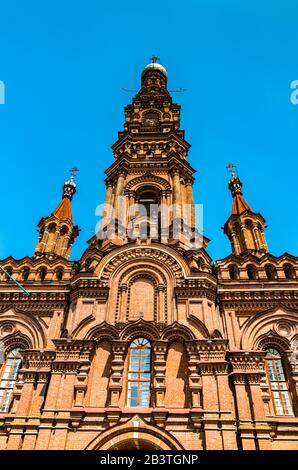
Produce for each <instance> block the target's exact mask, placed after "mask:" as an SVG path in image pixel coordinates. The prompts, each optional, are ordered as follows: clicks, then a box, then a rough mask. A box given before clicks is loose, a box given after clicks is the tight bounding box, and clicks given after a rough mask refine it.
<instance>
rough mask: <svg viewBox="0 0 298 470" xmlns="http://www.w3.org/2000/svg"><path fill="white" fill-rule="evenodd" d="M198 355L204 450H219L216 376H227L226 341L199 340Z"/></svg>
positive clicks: (220, 438) (220, 444)
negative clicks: (221, 374)
mask: <svg viewBox="0 0 298 470" xmlns="http://www.w3.org/2000/svg"><path fill="white" fill-rule="evenodd" d="M198 349H199V354H200V362H199V370H200V373H201V378H202V394H203V409H204V420H203V424H204V431H205V441H206V450H221V449H223V448H224V447H223V446H224V444H223V439H222V424H221V419H222V415H223V416H224V418H226V416H225V415H224V414H223V413H222V412H221V409H220V407H221V404H220V398H219V393H218V384H217V375H218V374H219V373H223V371H224V373H225V374H226V375H227V368H226V367H227V362H226V360H225V356H226V349H227V341H226V340H222V339H213V340H203V341H202V340H199V341H198Z"/></svg>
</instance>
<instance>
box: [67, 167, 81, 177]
mask: <svg viewBox="0 0 298 470" xmlns="http://www.w3.org/2000/svg"><path fill="white" fill-rule="evenodd" d="M78 171H80V170H79V169H78V168H77V167H76V166H74V167H73V168H71V169H70V170H69V172H70V178H71V179H72V180H73V179H74V178H75V177H76V174H77V173H78Z"/></svg>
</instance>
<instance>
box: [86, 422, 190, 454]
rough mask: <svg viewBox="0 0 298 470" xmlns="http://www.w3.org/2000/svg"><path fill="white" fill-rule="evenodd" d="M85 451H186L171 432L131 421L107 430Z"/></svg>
mask: <svg viewBox="0 0 298 470" xmlns="http://www.w3.org/2000/svg"><path fill="white" fill-rule="evenodd" d="M85 450H184V448H183V446H182V445H181V444H180V443H179V442H178V441H177V440H176V438H175V437H174V436H172V435H171V434H170V433H169V432H167V431H164V430H162V429H160V428H158V427H156V426H152V425H150V424H147V423H145V422H144V421H143V420H142V419H131V420H130V421H129V422H126V423H124V424H121V425H116V426H114V427H113V428H110V429H107V430H106V431H104V432H103V433H101V434H100V435H98V436H97V437H96V438H95V439H93V440H92V441H91V442H90V443H89V444H88V446H87V447H86V448H85Z"/></svg>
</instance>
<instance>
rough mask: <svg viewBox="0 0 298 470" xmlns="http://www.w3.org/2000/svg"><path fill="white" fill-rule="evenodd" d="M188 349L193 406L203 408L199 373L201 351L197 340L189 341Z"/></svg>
mask: <svg viewBox="0 0 298 470" xmlns="http://www.w3.org/2000/svg"><path fill="white" fill-rule="evenodd" d="M185 346H186V350H187V352H188V388H189V392H190V406H191V408H201V407H202V403H201V389H202V384H201V377H200V374H199V361H200V357H199V352H198V347H197V344H196V342H194V341H187V342H186V344H185Z"/></svg>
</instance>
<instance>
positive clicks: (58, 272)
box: [56, 268, 64, 281]
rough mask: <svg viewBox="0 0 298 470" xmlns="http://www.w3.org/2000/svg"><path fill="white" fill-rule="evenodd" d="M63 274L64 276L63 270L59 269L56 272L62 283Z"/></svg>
mask: <svg viewBox="0 0 298 470" xmlns="http://www.w3.org/2000/svg"><path fill="white" fill-rule="evenodd" d="M63 274H64V270H63V268H58V269H57V271H56V278H57V279H58V281H62V279H63Z"/></svg>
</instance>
